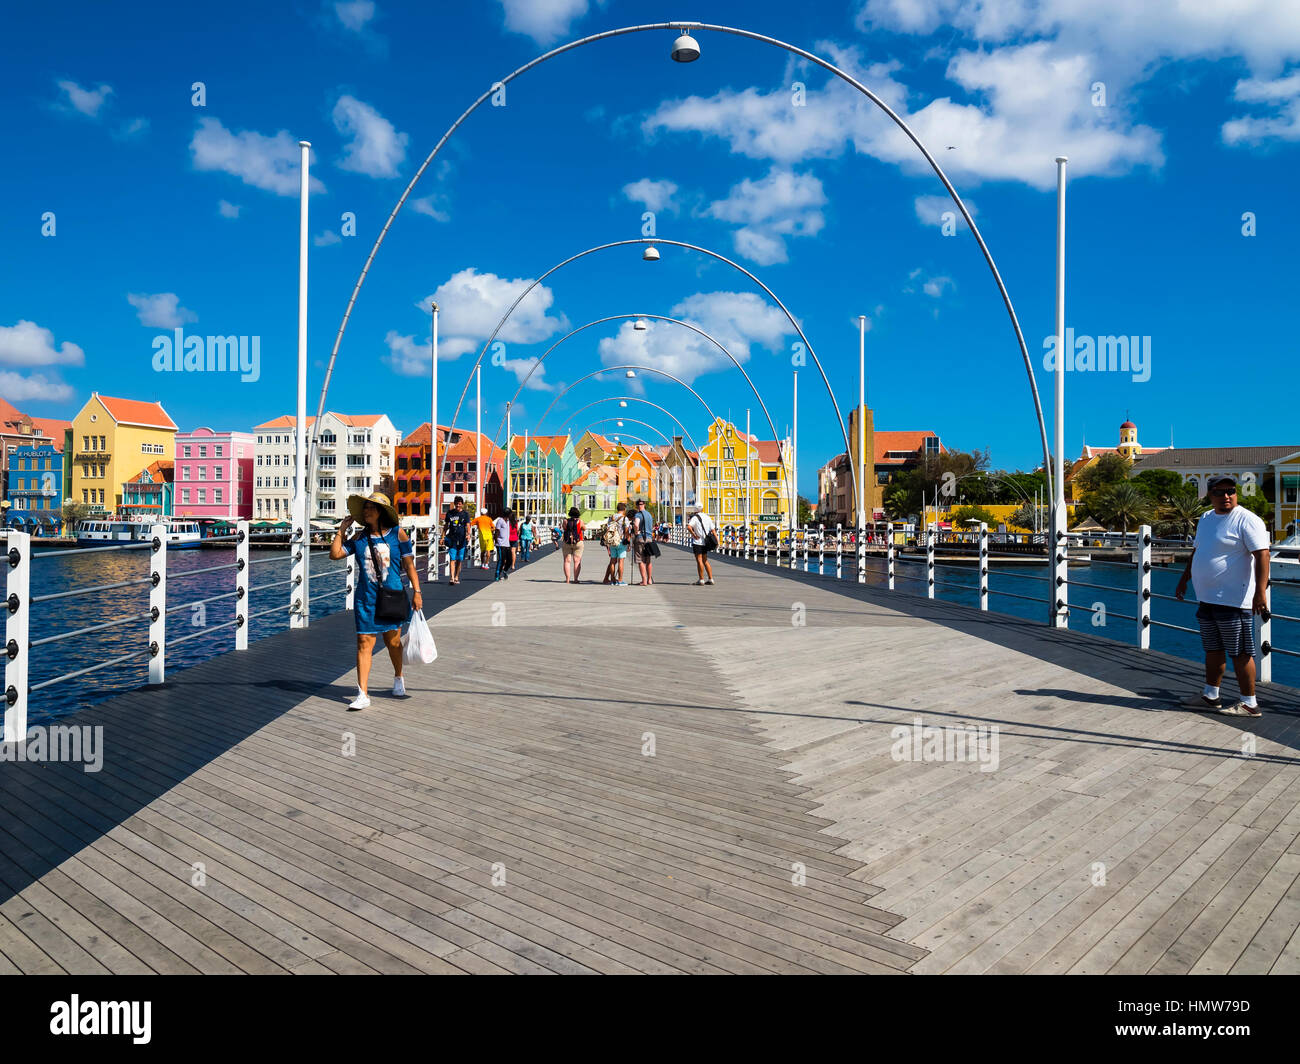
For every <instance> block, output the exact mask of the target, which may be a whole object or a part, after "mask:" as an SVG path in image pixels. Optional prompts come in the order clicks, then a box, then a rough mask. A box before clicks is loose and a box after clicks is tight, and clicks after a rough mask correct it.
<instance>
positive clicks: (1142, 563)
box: [670, 522, 1300, 683]
mask: <svg viewBox="0 0 1300 1064" xmlns="http://www.w3.org/2000/svg"><path fill="white" fill-rule="evenodd" d="M882 529H883V532H882ZM716 532H717V536H718V553H719V554H720V555H721V556H723V557H728V558H734V559H736V560H739V561H745V562H750V563H754V564H758V565H770V564H773V563H775V564H776V565H777V566H778V567H788V568H790V569H793V570H798V569H800V568H801V569H802V571H804V572H809V573H814V572H815V573H816V574H817V575H819V576H833V577H834V578H835V579H839V580H843V579H845V578H846V576H845V568H846V566H845V555H846V554H848V556H849V562H850V573H849V575H848V578H849V579H853V578H855V577H856V580H857V582H858V583H863V584H865V583H866V582H867V577H868V575H869V574H870V575H872V576H873V577H876V578H878V579H881V580H882V582H883V583H884V584H885V586H886V587H887V588H888V590H890V591H895V590H898V589H897V587H896V584H897V583H898V582H900V581H901V582H907V583H914V584H921V585H923V586H924V588H925V591H924V592H923V593H922V594H923V595H924V597H926V598H930V599H933V598H935V597H936V590H937V589H942V590H944V591H948V590H954V591H961V592H975V593H976V594H977V596H978V600H979V608H980V609H981V610H983V611H988V610H989V602H990V599H991V598H992V597H993V596H999V597H1002V598H1007V599H1013V600H1017V601H1021V602H1032V603H1036V604H1038V605H1040V606H1042V607H1044V608H1045V611H1046V613H1047V614H1048V616H1049V618H1050V622H1051V623H1053V624H1054V625H1055V626H1057V627H1066V626H1068V618H1069V615H1070V614H1071V612H1075V613H1092V614H1094V615H1096V612H1097V609H1098V607H1099V606H1103V604H1102V603H1093V604H1091V605H1088V604H1084V603H1071V602H1070V601H1069V588H1070V586H1071V585H1073V586H1075V587H1079V588H1088V589H1089V590H1094V591H1098V592H1101V593H1104V594H1107V595H1129V596H1132V598H1133V600H1134V601H1135V603H1136V608H1135V610H1134V612H1133V613H1125V612H1121V611H1119V610H1114V609H1109V608H1105V613H1104V616H1105V617H1109V618H1114V619H1119V620H1123V621H1127V622H1130V623H1132V624H1133V625H1134V629H1133V631H1134V643H1135V645H1136V646H1137V647H1138V648H1139V649H1141V650H1150V649H1151V629H1152V628H1160V629H1165V630H1169V631H1176V632H1182V633H1185V634H1189V635H1193V636H1199V635H1200V631H1199V629H1197V628H1194V627H1188V626H1186V625H1184V624H1177V623H1175V621H1174V620H1173V619H1172V618H1174V617H1176V616H1178V615H1177V614H1176V613H1175V612H1173V611H1172V610H1171V612H1170V613H1169V614H1168V615H1167V616H1168V617H1169V618H1170V619H1164V618H1157V617H1154V616H1152V604H1153V602H1155V601H1161V602H1169V603H1174V604H1176V605H1177V607H1178V608H1179V609H1180V610H1185V609H1187V608H1191V609H1192V610H1195V609H1196V607H1197V606H1198V605H1199V603H1198V602H1197V601H1196V600H1195V599H1194V598H1192V597H1191V595H1190V592H1189V595H1188V596H1187V597H1185V598H1183V599H1179V598H1178V597H1177V596H1173V595H1163V594H1159V593H1157V592H1155V591H1152V589H1151V574H1152V572H1153V571H1155V570H1156V569H1157V568H1159V567H1157V566H1155V564H1154V561H1153V556H1154V555H1155V554H1156V553H1158V552H1159V553H1164V552H1168V551H1190V550H1191V548H1192V543H1191V541H1190V540H1185V539H1178V538H1168V537H1166V538H1157V537H1154V536H1153V535H1152V533H1151V528H1150V526H1149V525H1143V526H1141V527H1140V528H1139V529H1137V530H1135V531H1133V532H1129V533H1106V534H1101V533H1098V534H1093V533H1074V532H1068V533H1064V532H1063V533H1059V534H1058V536H1057V542H1058V544H1059V545H1058V547H1057V548H1056V549H1055V550H1053V551H1050V552H1049V551H1048V550H1047V549H1046V548H1047V543H1048V539H1049V536H1048V535H1046V534H1042V533H1020V534H1012V533H990V532H989V530H988V527H987V526H986V525H983V524H981V525H980V527H979V529H978V531H976V530H975V529H973V528H972V529H971V530H970V531H952V532H950V531H947V530H942V529H938V528H936V527H935V526H934V525H930V526H929V527H928V528H926V529H924V530H922V531H920V532H919V533H918V532H917V531H916V529H915V528H914V527H913V526H911V525H902V524H900V525H895V524H893V523H892V522H875V523H873V524H871V525H868V526H867V527H865V528H863V529H855V528H845V527H844V526H842V525H836V526H835V528H834V529H833V530H832V529H828V528H827V527H826V526H825V525H819V526H817V527H807V526H796V527H795V528H787V529H780V530H776V529H772V528H770V527H768V528H766V529H760V528H754V527H752V526H746V525H730V524H729V525H723V526H721V527H718V528H717V529H716ZM994 537H997V538H996V540H995V539H994ZM670 538H671V539H672V541H673V542H674V543H676V544H677V545H678V546H683V547H688V546H690V544H691V537H690V534H689V533H688V532H687V531H686V530H685V529H684V528H682V527H680V526H674V528H673V533H672V536H671V537H670ZM1076 541H1077V542H1076ZM1008 545H1011V546H1012V547H1018V548H1020V549H1018V550H1017V549H1011V550H1008V549H1001V548H1005V547H1006V546H1008ZM1072 547H1077V548H1078V550H1077V552H1076V553H1074V554H1073V555H1072V553H1071V548H1072ZM846 548H848V550H846ZM1035 548H1036V549H1037V551H1038V553H1037V554H1036V555H1034V554H1029V553H1028V551H1029V550H1030V549H1035ZM1089 548H1103V549H1112V550H1128V551H1129V552H1130V555H1131V556H1130V558H1129V560H1128V561H1118V560H1114V559H1109V558H1093V557H1092V556H1091V553H1089ZM832 550H833V555H832V554H831V553H830V552H831V551H832ZM940 550H946V551H948V553H947V554H946V555H944V556H943V557H944V558H945V560H942V561H940V560H936V558H937V557H939V555H938V552H939V551H940ZM814 552H815V553H814ZM869 552H870V554H871V555H872V562H873V564H872V565H870V566H869V565H868V553H869ZM810 555H811V556H812V557H813V558H814V559H815V560H813V561H811V562H810ZM1072 557H1073V558H1074V560H1076V561H1080V562H1084V563H1086V564H1087V565H1089V566H1103V567H1111V568H1120V569H1125V570H1127V571H1129V572H1135V573H1136V575H1137V580H1136V582H1135V585H1136V586H1135V587H1133V588H1123V587H1115V586H1113V585H1107V584H1098V583H1093V582H1091V581H1085V580H1076V579H1072V578H1070V576H1069V570H1068V565H1069V563H1070V561H1071V558H1072ZM1035 558H1036V559H1037V561H1038V562H1039V563H1040V564H1042V565H1043V567H1044V568H1047V569H1048V570H1049V571H1048V572H1046V573H1044V572H1038V573H1024V572H1012V571H1009V570H1007V569H1006V568H1002V567H999V568H998V569H997V571H996V573H997V576H998V579H999V580H1001V579H1002V578H1004V577H1007V578H1011V579H1016V580H1030V581H1036V582H1037V583H1039V584H1040V585H1045V586H1043V587H1042V592H1043V593H1042V594H1039V595H1022V594H1017V593H1016V592H1013V591H1007V590H1004V589H1003V588H998V587H990V586H989V573H990V570H989V566H990V563H991V562H1003V563H1007V562H1010V561H1018V562H1021V563H1028V562H1031V561H1032V560H1034V559H1035ZM828 559H831V560H830V561H828ZM957 559H961V560H962V561H965V564H952V562H953V561H954V560H957ZM967 559H969V560H968V561H967ZM900 560H901V561H906V562H909V563H917V564H924V567H925V568H924V575H920V574H912V573H905V572H900V571H898V567H897V563H898V562H899V561H900ZM880 562H883V569H881V568H879V567H877V566H878V564H879V563H880ZM972 567H974V569H975V571H976V573H977V574H978V578H979V580H978V583H976V582H974V581H969V582H967V581H961V580H953V579H952V578H951V577H950V576H944V578H943V580H942V581H938V580H937V578H936V574H937V573H943V572H945V571H947V572H956V573H963V574H969V573H971V571H972ZM1166 571H1167V570H1166ZM1049 589H1051V590H1054V591H1055V594H1054V595H1053V596H1051V597H1049V596H1048V595H1047V593H1046V592H1047V591H1048V590H1049ZM900 593H901V594H906V595H912V596H914V597H920V596H917V595H915V594H914V592H912V591H901V592H900ZM1266 601H1267V602H1268V603H1269V604H1270V605H1266V606H1265V608H1264V610H1263V611H1262V612H1261V613H1260V614H1258V615H1257V617H1256V624H1257V626H1258V633H1257V636H1258V637H1257V640H1256V645H1257V659H1258V669H1257V679H1258V681H1259V682H1260V683H1271V682H1272V679H1273V666H1272V662H1273V656H1274V655H1277V654H1280V655H1283V656H1285V657H1287V658H1300V650H1297V649H1291V648H1290V647H1282V646H1278V645H1277V643H1276V641H1275V638H1274V632H1273V622H1275V621H1280V622H1283V623H1287V624H1292V625H1300V617H1296V616H1292V615H1289V614H1284V613H1274V612H1272V610H1271V608H1270V607H1271V602H1272V589H1271V588H1270V589H1269V590H1268V591H1267V592H1266ZM994 612H1001V611H994ZM1296 634H1300V633H1297V632H1296V630H1295V629H1292V630H1291V631H1290V632H1289V633H1288V635H1296Z"/></svg>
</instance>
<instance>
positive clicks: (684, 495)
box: [657, 436, 700, 524]
mask: <svg viewBox="0 0 1300 1064" xmlns="http://www.w3.org/2000/svg"><path fill="white" fill-rule="evenodd" d="M699 472H700V456H699V455H698V454H696V453H695V452H694V451H689V450H687V449H686V447H685V446H684V445H683V443H682V437H681V436H674V437H673V445H672V446H671V447H669V448H666V449H665V451H664V456H663V461H662V463H661V464H660V466H659V487H658V489H657V491H658V496H657V497H658V499H659V504H660V506H661V507H662V508H664V509H665V510H666V511H667V512H668V516H669V519H670V520H672V521H674V522H675V523H677V524H680V523H681V522H682V520H683V514H685V516H686V517H690V512H691V507H692V506H694V505H695V497H696V491H697V488H698V481H699Z"/></svg>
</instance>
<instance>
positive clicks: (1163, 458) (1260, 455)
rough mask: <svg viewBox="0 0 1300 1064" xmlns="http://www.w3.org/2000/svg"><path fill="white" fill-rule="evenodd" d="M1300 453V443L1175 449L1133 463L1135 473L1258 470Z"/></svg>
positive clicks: (1145, 456) (1139, 458)
mask: <svg viewBox="0 0 1300 1064" xmlns="http://www.w3.org/2000/svg"><path fill="white" fill-rule="evenodd" d="M1296 451H1300V443H1292V444H1289V445H1287V446H1278V447H1179V448H1177V449H1174V448H1166V449H1165V450H1163V451H1160V452H1158V453H1156V454H1151V455H1147V454H1142V455H1141V456H1139V457H1138V459H1137V461H1136V462H1134V463H1133V469H1134V471H1135V472H1138V473H1140V472H1142V470H1144V469H1195V468H1199V467H1201V466H1215V467H1218V468H1225V467H1231V466H1242V467H1246V468H1258V467H1261V466H1266V465H1268V464H1269V463H1270V462H1272V461H1275V460H1276V459H1278V458H1286V457H1287V456H1288V455H1292V454H1295V452H1296Z"/></svg>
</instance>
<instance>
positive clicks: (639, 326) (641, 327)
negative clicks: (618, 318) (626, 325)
mask: <svg viewBox="0 0 1300 1064" xmlns="http://www.w3.org/2000/svg"><path fill="white" fill-rule="evenodd" d="M632 328H633V329H635V330H636V331H637V332H645V330H646V324H645V321H643V320H642V319H641V318H637V320H636V321H634V322H633V323H632Z"/></svg>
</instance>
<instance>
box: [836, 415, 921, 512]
mask: <svg viewBox="0 0 1300 1064" xmlns="http://www.w3.org/2000/svg"><path fill="white" fill-rule="evenodd" d="M859 416H861V417H862V418H863V428H864V429H865V431H866V448H865V450H864V452H863V453H864V454H866V455H869V456H870V457H869V459H868V461H867V464H866V477H865V479H866V483H865V484H864V485H863V487H864V491H863V499H864V503H865V505H864V507H863V510H864V513H865V514H866V518H867V520H868V521H872V520H879V519H880V518H882V517H884V513H885V502H884V498H885V489H886V488H888V487H889V485H890V484H892V483H893V482H894V480H895V478H897V477H898V476H899V475H900V474H901V473H905V472H907V471H909V470H912V469H915V468H917V467H918V466H919V465H921V464H922V463H923V462H925V461H926V460H928V459H931V458H936V457H938V456H939V455H940V454H942V453H943V444H942V443H941V442H940V440H939V436H938V435H937V434H936V433H934V432H931V431H929V430H928V429H907V430H900V431H885V430H880V431H877V430H876V427H875V424H874V419H873V416H872V411H871V408H870V407H862V408H860V410H859V409H858V408H855V409H853V410H850V411H849V418H848V432H849V449H848V450H847V451H841V452H840V453H839V454H837V455H836V456H835V457H834V458H832V459H831V460H830V461H829V462H827V463H826V464H825V465H824V466H822V467H821V469H819V470H818V471H817V513H818V515H819V516H818V521H819V523H823V524H825V525H826V527H827V528H833V527H834V526H835V525H843V526H844V527H846V528H852V527H853V526H855V525H856V524H857V520H858V518H857V513H858V500H857V494H856V493H855V491H854V487H853V485H854V475H855V470H856V469H857V468H858V466H857V461H858V418H859Z"/></svg>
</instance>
